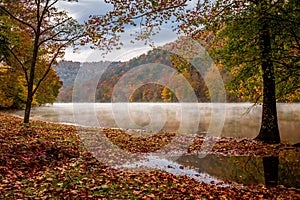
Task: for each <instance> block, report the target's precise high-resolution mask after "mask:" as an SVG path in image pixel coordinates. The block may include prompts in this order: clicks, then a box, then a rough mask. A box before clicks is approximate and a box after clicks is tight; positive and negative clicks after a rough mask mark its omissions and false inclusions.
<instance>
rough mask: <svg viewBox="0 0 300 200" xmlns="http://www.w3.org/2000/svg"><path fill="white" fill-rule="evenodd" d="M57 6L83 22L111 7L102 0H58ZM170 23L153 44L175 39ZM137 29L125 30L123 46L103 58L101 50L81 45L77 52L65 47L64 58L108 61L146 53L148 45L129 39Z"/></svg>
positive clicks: (154, 39) (127, 58) (159, 44)
mask: <svg viewBox="0 0 300 200" xmlns="http://www.w3.org/2000/svg"><path fill="white" fill-rule="evenodd" d="M57 5H58V6H59V7H61V8H63V9H65V10H67V11H68V12H69V14H70V16H72V17H74V18H75V19H77V20H78V21H79V22H81V23H83V22H84V21H86V20H87V19H88V17H89V16H90V15H99V14H105V13H106V12H107V11H108V10H109V9H111V8H112V7H111V6H110V5H108V4H106V3H105V2H104V0H79V2H68V1H59V2H58V4H57ZM168 27H170V25H165V26H164V27H163V28H162V31H161V33H160V34H158V35H156V36H155V37H153V42H154V43H155V46H161V45H163V44H165V43H168V42H171V41H174V40H176V38H177V35H176V34H175V33H173V32H172V30H171V29H170V28H168ZM136 30H137V29H130V30H127V31H126V32H125V33H124V34H123V35H122V39H121V40H122V42H123V44H124V46H123V47H122V48H121V50H115V51H113V52H112V53H110V54H108V55H106V56H105V57H104V58H103V56H101V52H100V51H97V50H92V49H90V48H89V47H83V48H81V49H80V51H79V52H78V53H73V50H72V49H67V51H66V54H65V60H72V61H79V62H91V61H100V60H109V61H119V60H121V61H125V60H129V59H131V58H133V57H136V56H138V55H140V54H142V53H146V52H147V51H149V50H150V49H151V48H150V47H149V45H144V42H142V41H140V42H136V43H134V44H132V43H131V42H130V41H131V40H132V37H131V36H130V34H131V33H134V32H135V31H136Z"/></svg>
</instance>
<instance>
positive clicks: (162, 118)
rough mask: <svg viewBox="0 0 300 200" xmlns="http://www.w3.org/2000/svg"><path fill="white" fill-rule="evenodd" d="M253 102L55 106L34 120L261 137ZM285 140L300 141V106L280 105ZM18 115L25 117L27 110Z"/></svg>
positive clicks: (36, 111)
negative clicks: (258, 134) (217, 129)
mask: <svg viewBox="0 0 300 200" xmlns="http://www.w3.org/2000/svg"><path fill="white" fill-rule="evenodd" d="M252 105H253V104H250V103H226V104H225V103H220V104H216V103H214V104H211V103H181V104H180V103H117V104H116V103H115V104H112V103H74V104H73V103H54V104H53V105H47V106H40V107H35V108H33V110H32V115H31V116H32V118H33V119H38V120H42V121H49V122H58V123H70V124H77V125H84V126H100V127H115V128H125V129H145V130H150V131H158V130H167V131H177V132H182V133H191V132H193V133H196V134H207V132H208V131H210V132H213V131H214V128H220V130H221V132H216V133H212V135H214V136H228V137H238V138H241V137H250V138H253V137H255V136H256V135H257V133H258V132H259V128H260V121H261V106H260V105H258V106H255V107H252ZM277 112H278V120H279V129H280V133H281V139H282V141H288V142H291V143H298V142H300V104H280V103H279V104H278V107H277ZM16 114H18V115H23V111H18V112H17V113H16Z"/></svg>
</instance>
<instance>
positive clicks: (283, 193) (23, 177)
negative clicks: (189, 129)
mask: <svg viewBox="0 0 300 200" xmlns="http://www.w3.org/2000/svg"><path fill="white" fill-rule="evenodd" d="M0 122H1V123H0V145H1V148H0V198H1V199H26V198H33V199H34V198H37V199H48V198H56V199H68V198H71V199H75V198H78V199H79V198H90V199H134V198H141V199H245V198H248V199H278V198H279V199H297V198H300V194H299V189H295V188H286V187H284V186H276V187H266V186H265V185H262V184H259V185H251V186H239V187H236V186H235V185H234V184H233V185H232V186H229V187H218V185H215V184H205V183H202V182H198V181H196V180H194V179H191V178H189V177H187V176H175V175H173V174H170V173H167V172H165V171H158V170H155V171H149V172H129V171H123V170H118V169H112V168H110V167H108V166H107V165H106V164H105V163H101V162H100V161H98V160H97V159H95V158H94V157H93V156H92V154H91V153H89V152H88V151H87V150H86V149H85V147H84V146H83V144H82V143H81V140H80V138H79V136H78V134H77V129H76V127H74V126H68V125H60V124H53V123H45V122H39V121H32V122H31V124H30V125H24V124H23V123H22V119H20V118H17V117H14V116H10V115H8V114H5V113H2V114H1V113H0ZM105 131H106V134H107V136H108V137H109V138H110V140H111V141H114V143H115V144H117V145H120V147H121V148H123V149H126V150H128V151H130V152H147V151H151V150H154V149H157V148H160V146H159V145H165V143H167V142H168V139H171V138H172V137H173V135H172V133H162V135H159V136H156V137H154V136H153V137H149V138H143V139H142V141H141V140H138V138H132V137H130V136H129V135H128V134H127V133H126V132H122V131H121V132H118V134H116V131H113V130H112V129H105ZM166 138H167V139H166ZM203 140H204V138H201V137H199V138H197V139H196V140H195V141H194V143H193V144H192V145H191V146H190V148H189V150H188V151H189V153H195V152H197V151H199V149H200V146H201V144H202V143H203ZM161 141H164V142H165V143H162V142H161ZM285 148H295V147H293V146H292V145H289V144H279V145H264V144H262V143H258V142H256V141H253V140H250V139H243V140H236V139H234V138H228V139H223V140H220V141H219V142H218V143H217V144H216V145H215V147H214V149H212V150H211V152H210V153H220V154H224V155H230V154H235V155H237V154H238V155H240V154H245V153H247V154H250V155H253V156H260V155H274V154H276V153H278V151H280V150H281V149H285Z"/></svg>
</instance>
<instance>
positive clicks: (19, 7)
mask: <svg viewBox="0 0 300 200" xmlns="http://www.w3.org/2000/svg"><path fill="white" fill-rule="evenodd" d="M57 2H58V0H34V1H33V0H25V1H23V0H22V1H21V0H14V1H12V0H2V1H1V2H0V13H1V16H5V17H6V19H7V20H9V22H10V23H11V27H10V28H9V29H4V30H1V32H2V31H4V33H3V32H2V33H1V35H2V36H5V37H6V41H8V42H6V43H4V45H5V46H4V47H5V52H9V57H6V58H7V59H8V60H7V62H10V63H13V65H14V66H17V67H19V68H21V69H22V71H23V76H24V77H25V79H26V89H27V92H26V93H27V95H26V96H27V97H26V107H25V115H24V123H29V118H30V111H31V107H32V102H33V100H34V95H35V94H36V93H37V91H38V88H40V86H41V83H42V82H43V81H44V80H45V79H46V78H47V76H48V74H49V72H51V70H52V66H53V64H55V63H56V60H57V58H60V57H62V56H63V54H64V50H65V49H66V48H67V47H68V46H75V45H78V44H79V39H80V38H82V37H83V36H84V32H83V30H84V29H83V26H82V25H79V24H78V23H77V22H76V21H75V20H74V19H73V18H72V17H69V16H68V15H67V13H66V12H65V11H62V10H59V9H58V8H56V7H55V4H56V3H57ZM6 22H7V21H2V20H1V24H5V23H6ZM5 31H7V32H5ZM16 32H19V33H22V34H23V36H22V38H23V39H25V40H24V41H26V44H24V43H19V42H18V41H16V40H15V39H16V38H14V33H16ZM17 39H18V38H17ZM38 69H39V70H38ZM38 73H39V76H38V75H37V74H38ZM41 101H42V100H41Z"/></svg>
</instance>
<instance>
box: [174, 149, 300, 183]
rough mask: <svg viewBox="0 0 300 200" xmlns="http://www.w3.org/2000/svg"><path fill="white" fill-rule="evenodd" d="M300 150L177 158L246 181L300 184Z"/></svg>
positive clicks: (202, 170)
mask: <svg viewBox="0 0 300 200" xmlns="http://www.w3.org/2000/svg"><path fill="white" fill-rule="evenodd" d="M299 161H300V152H299V149H298V150H285V151H282V152H280V153H279V155H278V156H273V157H263V158H262V157H248V156H222V155H207V156H206V157H204V158H201V159H200V158H198V156H197V155H185V156H182V157H181V158H179V159H178V160H177V162H178V163H180V164H182V165H184V166H190V167H192V168H195V169H197V170H198V172H200V173H208V174H210V175H212V176H215V177H218V178H220V179H222V180H227V181H234V182H237V183H243V184H266V185H267V186H275V185H278V184H279V185H284V186H286V187H296V188H300V178H299V177H300V165H299Z"/></svg>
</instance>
